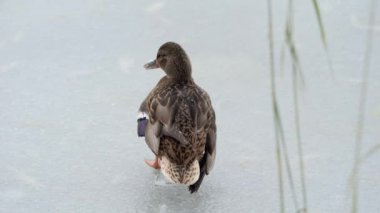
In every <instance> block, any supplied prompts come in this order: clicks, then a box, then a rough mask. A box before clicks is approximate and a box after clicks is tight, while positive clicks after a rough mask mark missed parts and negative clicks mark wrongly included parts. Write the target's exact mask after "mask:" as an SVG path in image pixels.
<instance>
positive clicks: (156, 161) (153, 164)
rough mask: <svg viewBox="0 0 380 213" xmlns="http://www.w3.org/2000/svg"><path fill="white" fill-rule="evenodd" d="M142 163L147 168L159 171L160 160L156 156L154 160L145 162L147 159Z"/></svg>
mask: <svg viewBox="0 0 380 213" xmlns="http://www.w3.org/2000/svg"><path fill="white" fill-rule="evenodd" d="M144 162H145V163H146V164H147V165H148V166H150V167H152V168H153V169H160V168H161V166H160V159H159V158H158V157H157V156H156V159H154V160H147V159H145V160H144Z"/></svg>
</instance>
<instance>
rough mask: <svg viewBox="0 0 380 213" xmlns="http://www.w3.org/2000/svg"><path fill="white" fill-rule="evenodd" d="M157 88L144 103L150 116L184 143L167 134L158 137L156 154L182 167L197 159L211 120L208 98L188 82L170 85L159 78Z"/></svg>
mask: <svg viewBox="0 0 380 213" xmlns="http://www.w3.org/2000/svg"><path fill="white" fill-rule="evenodd" d="M159 85H160V86H159V87H156V92H155V94H152V97H151V98H150V101H148V105H149V108H150V110H149V111H150V112H151V113H150V117H151V118H152V119H153V121H155V120H159V121H160V122H162V123H163V125H164V126H165V125H167V126H172V127H173V128H175V129H176V130H178V131H179V132H180V133H181V134H182V135H183V136H184V138H185V139H186V143H181V142H179V141H178V140H176V139H175V137H171V136H170V134H168V135H162V136H161V138H160V146H159V153H158V154H159V155H160V156H166V157H168V158H169V159H170V160H171V161H173V162H176V163H177V164H182V165H186V164H188V163H191V162H192V161H193V160H195V159H196V160H200V159H201V158H202V156H203V154H204V149H205V144H206V137H207V132H208V129H209V128H210V126H211V125H213V124H212V122H214V121H215V119H214V118H213V116H214V112H213V109H212V106H211V101H210V97H209V95H208V94H207V93H206V92H205V91H204V90H203V89H202V88H200V87H199V86H197V85H196V84H195V83H194V82H193V81H192V80H191V81H187V82H171V81H170V80H168V79H163V80H162V81H160V83H159Z"/></svg>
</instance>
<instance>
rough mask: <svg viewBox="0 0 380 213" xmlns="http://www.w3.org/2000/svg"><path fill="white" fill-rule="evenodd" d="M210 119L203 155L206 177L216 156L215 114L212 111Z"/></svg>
mask: <svg viewBox="0 0 380 213" xmlns="http://www.w3.org/2000/svg"><path fill="white" fill-rule="evenodd" d="M211 111H212V117H211V119H210V129H209V130H208V133H207V138H206V147H205V154H204V156H205V157H206V163H205V172H206V174H207V175H208V174H209V172H210V171H211V169H212V168H213V167H214V163H215V156H216V124H215V112H214V110H213V109H211Z"/></svg>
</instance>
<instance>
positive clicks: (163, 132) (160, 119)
mask: <svg viewBox="0 0 380 213" xmlns="http://www.w3.org/2000/svg"><path fill="white" fill-rule="evenodd" d="M182 101H183V99H182V98H181V95H179V92H178V91H176V89H175V88H167V89H165V90H163V91H161V92H157V93H155V94H152V95H151V96H148V98H147V100H146V101H145V104H146V105H145V104H144V102H143V105H142V106H141V107H140V110H144V109H145V110H146V111H147V112H148V115H149V122H148V125H147V128H146V130H145V141H146V143H147V145H148V146H149V148H150V149H151V150H152V151H153V152H154V153H155V154H158V149H159V146H160V138H161V137H162V136H169V137H172V138H174V139H176V140H177V141H178V142H179V143H182V144H187V143H188V141H187V139H186V137H185V136H184V135H183V134H182V132H181V131H180V129H179V128H178V126H177V124H176V123H175V122H174V117H175V115H176V114H177V112H178V110H179V106H180V104H181V103H182Z"/></svg>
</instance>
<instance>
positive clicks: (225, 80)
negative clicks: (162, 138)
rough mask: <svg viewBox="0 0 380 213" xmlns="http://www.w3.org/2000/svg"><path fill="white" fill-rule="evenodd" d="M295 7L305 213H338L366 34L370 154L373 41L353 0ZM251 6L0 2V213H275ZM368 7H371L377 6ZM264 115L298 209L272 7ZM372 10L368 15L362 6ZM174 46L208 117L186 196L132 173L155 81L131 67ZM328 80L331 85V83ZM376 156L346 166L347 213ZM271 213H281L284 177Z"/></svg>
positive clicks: (375, 170) (261, 31)
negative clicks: (279, 138) (200, 161)
mask: <svg viewBox="0 0 380 213" xmlns="http://www.w3.org/2000/svg"><path fill="white" fill-rule="evenodd" d="M319 2H320V4H321V5H320V6H321V14H322V17H323V21H324V24H325V31H326V36H327V41H328V50H329V54H330V56H331V59H332V65H333V74H331V72H330V70H329V67H328V64H327V58H326V54H325V51H324V49H323V44H322V43H321V40H320V34H319V30H318V23H317V20H316V16H315V13H314V10H313V7H312V2H310V1H302V2H301V1H298V2H297V3H295V4H294V5H295V17H294V20H295V35H294V39H295V41H296V45H297V48H298V51H299V56H300V61H301V66H302V70H303V74H304V77H305V87H304V88H303V89H301V90H300V93H299V94H300V97H299V103H300V120H301V131H302V132H301V136H302V141H303V146H304V155H305V156H304V160H305V168H306V171H305V172H306V185H307V192H308V208H309V212H323V213H325V212H332V213H337V212H349V210H350V204H351V201H350V196H349V195H350V194H349V193H350V185H349V177H350V173H351V169H352V164H353V157H354V150H353V149H354V139H355V135H356V131H357V126H356V123H357V114H358V103H359V90H360V86H361V84H362V82H363V81H362V79H361V72H362V68H363V61H364V48H365V41H366V37H365V36H366V32H367V30H368V29H372V30H374V43H373V47H372V50H373V52H372V62H371V66H370V68H371V73H370V80H369V90H368V94H369V95H368V104H367V108H366V119H365V126H364V130H363V149H362V153H366V152H369V151H370V150H371V148H372V147H374V146H376V145H378V144H379V142H380V131H379V130H380V101H379V100H380V93H379V91H380V72H378V71H379V70H380V61H379V60H378V59H379V58H380V57H379V56H380V55H379V54H380V52H379V50H380V48H379V47H380V46H379V45H380V41H379V34H378V25H379V22H380V21H379V17H378V18H377V20H376V26H372V27H370V26H367V19H368V4H367V1H354V0H352V1H341V0H335V1H319ZM266 3H267V2H266V1H199V0H194V1H187V2H184V1H145V0H144V1H125V0H113V1H103V0H95V1H89V0H84V1H74V0H66V1H45V0H35V1H26V0H19V1H12V0H3V1H1V2H0V26H1V27H0V212H1V213H2V212H4V213H8V212H12V213H13V212H17V213H18V212H28V213H31V212H36V213H37V212H38V213H45V212H46V213H50V212H91V213H93V212H112V213H113V212H115V213H116V212H265V213H266V212H279V194H278V193H279V190H278V184H277V183H278V178H277V168H276V157H275V140H274V132H273V118H272V108H271V107H272V106H271V96H270V95H271V93H270V79H269V53H268V40H267V32H268V31H267V13H266V11H267V8H266ZM378 5H379V4H378ZM274 6H275V8H274V36H275V43H274V45H275V57H276V62H277V63H276V68H277V69H276V74H277V78H276V82H277V89H278V99H279V100H278V102H279V107H280V111H281V116H282V119H283V124H284V131H285V134H286V135H285V137H286V140H287V142H288V149H289V158H290V161H291V166H292V168H293V171H294V174H293V176H294V181H295V187H296V191H297V199H298V203H299V207H301V196H300V195H301V194H300V192H301V188H300V187H301V183H300V181H299V168H298V167H299V166H298V155H297V144H296V140H295V139H296V135H295V126H294V114H293V112H294V108H293V96H292V79H291V74H292V73H291V69H290V63H289V55H288V54H287V55H286V57H285V61H284V65H285V66H284V69H283V70H281V66H280V63H279V62H280V53H281V45H282V44H283V42H284V24H285V17H286V7H285V3H284V2H283V1H274ZM377 12H380V8H378V10H377ZM166 41H176V42H178V43H180V44H181V45H182V46H183V47H184V49H185V50H186V51H187V53H188V55H189V56H190V58H191V61H192V67H193V77H194V79H195V81H196V82H197V83H198V84H199V85H200V86H201V87H203V88H204V89H205V90H207V91H208V92H209V94H210V96H211V98H212V101H213V105H214V108H215V111H216V116H217V125H218V137H217V143H218V145H217V159H216V164H215V166H214V169H213V171H212V172H211V174H210V175H209V176H206V177H205V179H204V182H203V184H202V185H201V187H200V190H199V192H198V193H195V194H190V193H189V191H188V189H187V187H185V186H177V185H170V184H167V183H166V182H164V179H163V177H162V175H161V174H160V173H158V171H155V170H153V169H151V168H149V167H148V166H146V165H145V163H144V161H143V160H144V159H145V158H148V159H153V158H154V156H153V154H152V152H151V151H150V150H149V148H148V147H147V146H146V144H145V142H144V139H143V138H138V137H137V135H136V128H137V127H136V125H137V120H136V113H137V110H138V108H139V106H140V104H141V102H142V100H143V99H144V98H145V97H146V95H147V94H148V92H149V91H150V90H151V89H152V88H153V87H154V85H155V84H156V83H157V81H158V80H159V79H160V78H161V77H162V76H163V72H162V71H160V70H149V71H146V70H145V69H144V68H143V65H144V64H145V63H146V62H147V61H148V60H149V59H152V58H154V57H155V56H156V51H157V49H158V47H159V46H160V45H161V44H162V43H164V42H166ZM332 75H333V76H334V79H333V78H332ZM379 160H380V153H378V152H377V153H375V154H373V155H371V156H370V157H369V158H368V159H366V160H365V161H363V163H362V164H361V167H360V176H359V177H360V193H359V204H360V206H359V207H360V212H366V213H367V212H368V213H372V212H378V211H379V209H380V202H379V196H378V194H379V192H380V184H379V181H380V164H379ZM285 183H286V185H285V197H286V200H285V201H286V202H285V203H286V212H296V210H295V207H294V205H293V202H292V200H291V194H290V190H289V186H288V184H287V179H286V178H285Z"/></svg>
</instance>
